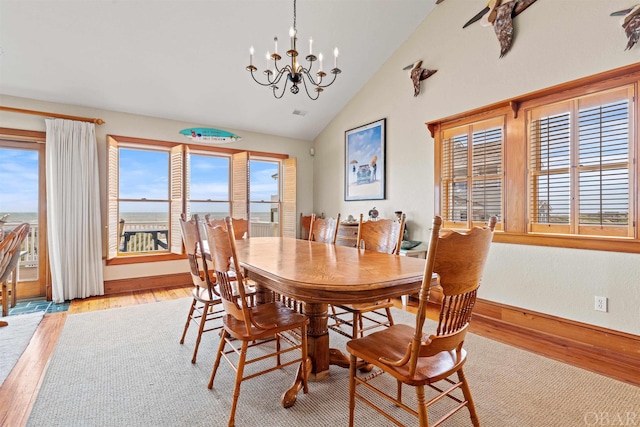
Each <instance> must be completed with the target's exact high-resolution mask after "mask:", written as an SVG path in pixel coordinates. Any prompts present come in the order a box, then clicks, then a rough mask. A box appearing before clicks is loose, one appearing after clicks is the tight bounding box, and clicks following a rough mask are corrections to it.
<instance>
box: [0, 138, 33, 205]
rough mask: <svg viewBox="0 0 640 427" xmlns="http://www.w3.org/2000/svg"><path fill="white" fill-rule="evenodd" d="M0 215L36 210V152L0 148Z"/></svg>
mask: <svg viewBox="0 0 640 427" xmlns="http://www.w3.org/2000/svg"><path fill="white" fill-rule="evenodd" d="M0 183H2V184H0V216H2V215H4V214H5V213H7V212H36V211H37V210H38V152H37V151H33V150H18V149H14V148H0Z"/></svg>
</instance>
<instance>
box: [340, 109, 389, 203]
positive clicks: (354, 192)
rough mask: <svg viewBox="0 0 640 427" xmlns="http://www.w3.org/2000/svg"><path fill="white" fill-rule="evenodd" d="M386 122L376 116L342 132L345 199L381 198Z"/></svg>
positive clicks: (383, 178) (384, 166) (382, 191)
mask: <svg viewBox="0 0 640 427" xmlns="http://www.w3.org/2000/svg"><path fill="white" fill-rule="evenodd" d="M386 122H387V119H380V120H378V121H375V122H373V123H369V124H367V125H364V126H360V127H357V128H354V129H351V130H348V131H346V132H345V133H344V148H345V155H344V159H345V173H344V199H345V200H381V199H384V198H385V172H386V168H387V162H386V157H385V143H386V141H385V140H386Z"/></svg>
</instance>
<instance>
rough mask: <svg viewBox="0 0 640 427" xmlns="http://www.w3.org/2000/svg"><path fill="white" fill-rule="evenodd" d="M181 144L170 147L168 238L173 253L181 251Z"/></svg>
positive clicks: (182, 180)
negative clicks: (169, 216)
mask: <svg viewBox="0 0 640 427" xmlns="http://www.w3.org/2000/svg"><path fill="white" fill-rule="evenodd" d="M182 147H183V146H182V145H177V146H175V147H172V148H171V160H170V168H171V180H170V183H169V189H170V193H171V194H170V196H171V206H170V212H171V218H170V223H171V225H170V228H169V236H170V237H169V238H170V240H171V252H172V253H174V254H181V253H182V235H181V234H180V214H181V213H182V211H183V209H184V200H185V199H184V194H183V188H184V185H183V182H184V163H183V160H182V159H183V154H182V151H183V150H182Z"/></svg>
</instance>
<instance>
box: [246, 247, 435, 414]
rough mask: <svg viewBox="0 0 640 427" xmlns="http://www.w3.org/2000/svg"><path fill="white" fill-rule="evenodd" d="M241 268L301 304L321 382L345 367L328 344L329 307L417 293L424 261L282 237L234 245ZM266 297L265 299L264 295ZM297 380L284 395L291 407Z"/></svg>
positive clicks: (267, 287) (314, 373)
mask: <svg viewBox="0 0 640 427" xmlns="http://www.w3.org/2000/svg"><path fill="white" fill-rule="evenodd" d="M236 246H237V255H238V260H239V263H240V267H242V268H243V270H244V272H245V276H246V277H247V278H248V279H251V280H253V281H255V282H256V283H257V284H258V285H259V287H260V288H261V289H259V293H260V292H269V291H273V292H276V293H278V294H281V295H284V296H287V297H290V298H294V299H296V300H298V301H302V302H303V303H304V304H302V310H303V313H304V314H306V315H307V316H308V317H309V320H310V323H309V326H308V329H307V340H308V349H309V357H310V359H311V370H310V378H311V379H312V380H321V379H323V378H324V377H326V376H327V375H328V374H329V365H331V364H334V365H338V366H341V367H348V366H349V359H348V358H347V357H346V356H345V355H344V354H343V353H342V351H340V350H339V349H332V348H330V346H329V330H328V326H327V325H328V304H353V303H370V302H375V301H379V300H383V299H386V298H392V297H399V296H402V295H408V294H412V293H415V292H417V291H418V290H419V289H420V285H421V284H422V277H423V274H424V268H425V260H424V259H418V258H410V257H401V256H396V255H389V254H384V253H380V252H374V251H367V250H363V249H357V248H351V247H346V246H336V245H329V244H325V243H317V242H312V241H308V240H301V239H293V238H286V237H252V238H250V239H243V240H237V241H236ZM265 297H266V296H265ZM300 388H301V381H300V378H299V379H298V380H297V382H296V383H295V384H294V386H293V387H292V388H291V389H290V390H289V391H288V392H287V393H285V395H284V396H283V402H282V404H283V406H285V407H288V406H291V405H292V404H293V403H294V402H295V399H296V395H297V393H298V391H299V390H300Z"/></svg>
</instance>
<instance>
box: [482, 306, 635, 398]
mask: <svg viewBox="0 0 640 427" xmlns="http://www.w3.org/2000/svg"><path fill="white" fill-rule="evenodd" d="M471 331H472V332H475V333H478V334H479V335H483V336H486V337H488V338H492V339H495V340H497V341H501V342H504V343H506V344H509V345H513V346H516V347H520V348H524V349H526V350H529V351H532V352H535V353H537V354H541V355H543V356H546V357H550V358H553V359H556V360H559V361H562V362H566V363H569V364H571V365H574V366H578V367H581V368H584V369H587V370H590V371H593V372H597V373H600V374H602V375H606V376H609V377H612V378H615V379H617V380H620V381H624V382H627V383H630V384H633V385H635V386H640V364H638V360H640V336H637V335H632V334H628V333H624V332H620V331H615V330H612V329H606V328H602V327H599V326H594V325H589V324H586V323H581V322H575V321H572V320H569V319H563V318H560V317H555V316H551V315H548V314H544V313H538V312H534V311H530V310H525V309H522V308H518V307H513V306H508V305H505V304H500V303H496V302H493V301H488V300H483V299H478V300H477V302H476V306H475V307H474V310H473V320H472V322H471Z"/></svg>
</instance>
